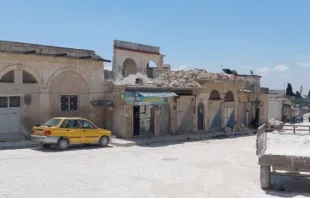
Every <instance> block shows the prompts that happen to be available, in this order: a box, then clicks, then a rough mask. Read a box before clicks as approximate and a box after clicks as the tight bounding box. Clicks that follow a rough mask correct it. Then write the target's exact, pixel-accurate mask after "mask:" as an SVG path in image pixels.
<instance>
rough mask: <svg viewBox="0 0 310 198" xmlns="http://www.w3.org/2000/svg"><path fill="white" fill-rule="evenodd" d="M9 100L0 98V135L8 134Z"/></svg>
mask: <svg viewBox="0 0 310 198" xmlns="http://www.w3.org/2000/svg"><path fill="white" fill-rule="evenodd" d="M8 105H9V100H8V97H0V126H1V129H0V133H8V132H9V128H10V123H9V108H8Z"/></svg>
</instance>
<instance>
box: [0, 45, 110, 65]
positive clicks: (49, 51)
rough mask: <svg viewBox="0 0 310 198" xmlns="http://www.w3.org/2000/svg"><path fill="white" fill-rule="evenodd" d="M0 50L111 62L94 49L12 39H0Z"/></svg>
mask: <svg viewBox="0 0 310 198" xmlns="http://www.w3.org/2000/svg"><path fill="white" fill-rule="evenodd" d="M0 52H7V53H17V54H28V55H41V56H54V57H64V58H75V59H86V60H87V59H88V60H96V61H103V62H111V61H110V60H107V59H104V58H102V57H101V56H99V55H97V54H96V52H95V51H94V50H86V49H75V48H67V47H58V46H50V45H40V44H32V43H23V42H13V41H1V40H0Z"/></svg>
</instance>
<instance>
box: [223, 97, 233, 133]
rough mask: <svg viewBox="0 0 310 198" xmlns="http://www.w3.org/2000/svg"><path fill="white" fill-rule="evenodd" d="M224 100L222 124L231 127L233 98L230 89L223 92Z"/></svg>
mask: <svg viewBox="0 0 310 198" xmlns="http://www.w3.org/2000/svg"><path fill="white" fill-rule="evenodd" d="M224 102H225V104H224V124H225V127H229V128H232V127H233V126H234V123H235V99H234V94H233V93H232V92H231V91H227V92H226V93H225V97H224Z"/></svg>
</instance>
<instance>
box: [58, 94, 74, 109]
mask: <svg viewBox="0 0 310 198" xmlns="http://www.w3.org/2000/svg"><path fill="white" fill-rule="evenodd" d="M60 104H61V106H60V108H61V111H77V109H78V96H61V97H60Z"/></svg>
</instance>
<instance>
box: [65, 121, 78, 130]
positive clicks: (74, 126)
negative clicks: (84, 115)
mask: <svg viewBox="0 0 310 198" xmlns="http://www.w3.org/2000/svg"><path fill="white" fill-rule="evenodd" d="M64 128H70V129H77V128H80V125H79V122H78V121H77V120H67V122H66V125H65V127H64Z"/></svg>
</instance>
